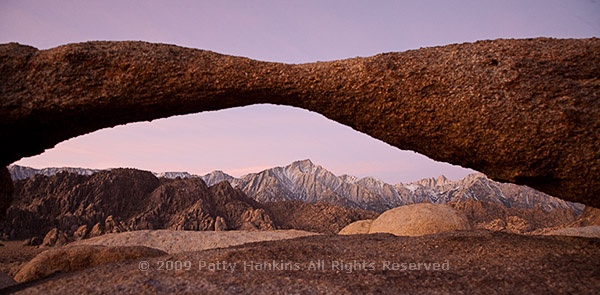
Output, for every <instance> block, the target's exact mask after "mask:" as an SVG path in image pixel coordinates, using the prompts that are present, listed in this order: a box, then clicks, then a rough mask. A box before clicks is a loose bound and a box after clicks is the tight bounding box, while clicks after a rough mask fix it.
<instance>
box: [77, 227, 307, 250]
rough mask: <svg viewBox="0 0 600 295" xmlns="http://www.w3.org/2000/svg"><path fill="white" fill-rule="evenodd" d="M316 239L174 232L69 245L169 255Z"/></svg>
mask: <svg viewBox="0 0 600 295" xmlns="http://www.w3.org/2000/svg"><path fill="white" fill-rule="evenodd" d="M312 235H317V234H316V233H311V232H306V231H300V230H277V231H262V232H255V231H238V230H236V231H219V232H214V231H177V230H140V231H133V232H124V233H116V234H106V235H103V236H100V237H95V238H91V239H87V240H81V241H77V242H73V243H71V244H70V245H69V246H71V245H74V246H77V245H101V246H111V247H113V246H145V247H149V248H153V249H159V250H162V251H165V252H167V253H169V254H174V253H181V252H189V251H201V250H207V249H215V248H227V247H230V246H236V245H242V244H246V243H254V242H260V241H276V240H284V239H293V238H298V237H305V236H312Z"/></svg>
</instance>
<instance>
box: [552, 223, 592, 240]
mask: <svg viewBox="0 0 600 295" xmlns="http://www.w3.org/2000/svg"><path fill="white" fill-rule="evenodd" d="M544 235H548V236H571V237H585V238H600V226H598V225H594V226H582V227H567V228H561V229H556V230H552V231H548V232H546V233H544Z"/></svg>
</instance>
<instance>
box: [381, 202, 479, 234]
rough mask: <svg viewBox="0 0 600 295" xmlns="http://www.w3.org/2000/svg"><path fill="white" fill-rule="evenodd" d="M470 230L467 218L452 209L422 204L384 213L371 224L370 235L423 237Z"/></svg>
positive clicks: (445, 206) (444, 206)
mask: <svg viewBox="0 0 600 295" xmlns="http://www.w3.org/2000/svg"><path fill="white" fill-rule="evenodd" d="M469 228H470V225H469V221H468V220H467V217H466V216H465V215H464V214H462V213H461V212H459V211H457V210H455V209H453V208H452V207H450V206H447V205H440V204H429V203H421V204H413V205H407V206H402V207H397V208H394V209H390V210H388V211H385V212H383V213H382V214H381V215H379V217H377V218H376V219H375V220H373V222H371V226H370V227H369V233H370V234H374V233H390V234H393V235H396V236H423V235H430V234H437V233H442V232H447V231H457V230H466V229H469Z"/></svg>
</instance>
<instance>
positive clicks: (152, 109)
mask: <svg viewBox="0 0 600 295" xmlns="http://www.w3.org/2000/svg"><path fill="white" fill-rule="evenodd" d="M599 76H600V39H597V38H591V39H564V40H560V39H548V38H537V39H523V40H494V41H480V42H476V43H466V44H458V45H448V46H441V47H433V48H423V49H419V50H411V51H406V52H401V53H385V54H379V55H376V56H373V57H368V58H353V59H347V60H340V61H332V62H317V63H309V64H300V65H288V64H281V63H269V62H259V61H254V60H250V59H247V58H241V57H232V56H225V55H220V54H217V53H213V52H209V51H202V50H195V49H189V48H182V47H177V46H172V45H164V44H150V43H144V42H86V43H79V44H70V45H65V46H60V47H56V48H52V49H49V50H37V49H35V48H33V47H30V46H23V45H19V44H16V43H10V44H4V45H1V46H0V85H2V87H0V134H1V136H2V140H3V142H10V143H11V144H10V145H6V146H5V147H6V149H5V150H4V151H3V153H2V155H0V164H2V165H8V164H10V163H12V162H14V161H16V160H19V159H20V158H22V157H26V156H32V155H36V154H39V153H41V152H43V151H44V149H46V148H50V147H53V146H54V145H56V144H57V143H59V142H61V141H64V140H66V139H69V138H71V137H74V136H77V135H81V134H85V133H89V132H92V131H94V130H98V129H100V128H105V127H110V126H115V125H118V124H124V123H128V122H135V121H143V120H152V119H156V118H163V117H168V116H172V115H178V114H186V113H195V112H202V111H208V110H216V109H224V108H230V107H236V106H244V105H250V104H257V103H273V104H284V105H290V106H295V107H300V108H305V109H308V110H312V111H315V112H318V113H321V114H323V115H325V116H326V117H328V118H330V119H332V120H335V121H337V122H340V123H342V124H345V125H348V126H350V127H352V128H354V129H356V130H358V131H361V132H364V133H367V134H369V135H371V136H372V137H374V138H378V139H381V140H383V141H385V142H387V143H389V144H391V145H393V146H396V147H398V148H402V149H409V150H414V151H417V152H419V153H422V154H424V155H427V156H429V157H431V158H433V159H435V160H439V161H444V162H449V163H453V164H457V165H461V166H464V167H470V168H473V169H475V170H478V171H481V172H483V173H485V174H486V175H488V176H490V177H491V178H493V179H496V180H502V181H508V182H514V183H518V184H527V185H530V186H532V187H534V188H536V189H539V190H541V191H544V192H546V193H549V194H551V195H553V196H556V197H560V198H563V199H565V200H570V201H577V202H581V203H585V204H587V205H591V206H594V207H600V198H598V196H599V195H600V169H599V168H598V167H600V155H599V154H598V152H597V148H598V146H600V136H599V135H598V132H597V130H600V99H599V87H600V79H598V77H599ZM22 134H27V135H28V136H27V137H25V138H23V137H22ZM17 138H20V139H21V140H16V139H17ZM2 179H4V178H2ZM4 182H5V183H3V184H2V186H3V187H4V186H9V184H8V183H6V180H4ZM7 198H9V196H8V195H6V193H4V195H3V196H2V198H1V199H2V200H6V199H7ZM5 203H6V202H5ZM0 205H1V204H0Z"/></svg>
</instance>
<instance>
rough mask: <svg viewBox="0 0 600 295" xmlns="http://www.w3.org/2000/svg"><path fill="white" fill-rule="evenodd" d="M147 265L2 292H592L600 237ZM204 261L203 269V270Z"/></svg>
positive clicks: (458, 242)
mask: <svg viewBox="0 0 600 295" xmlns="http://www.w3.org/2000/svg"><path fill="white" fill-rule="evenodd" d="M165 260H167V261H190V263H193V264H192V265H191V266H190V268H189V269H188V268H186V269H181V270H177V271H175V270H172V271H166V270H160V269H158V267H159V263H160V261H163V262H164V261H165ZM147 261H148V263H149V266H150V268H149V269H148V271H140V269H139V265H140V260H136V261H130V262H125V263H119V264H105V265H101V266H98V267H95V268H90V269H86V270H83V271H79V272H73V273H67V274H62V275H60V276H55V277H52V278H49V279H47V280H41V281H37V282H32V283H31V284H28V285H21V286H15V287H12V288H9V289H6V290H3V291H6V292H16V294H61V295H62V294H74V293H92V294H117V293H118V294H157V293H163V294H164V293H167V294H209V293H210V294H290V293H292V294H596V293H597V291H598V287H599V284H600V282H599V281H598V269H600V239H585V238H573V237H548V236H540V237H530V236H522V235H512V234H505V233H495V232H487V231H465V232H452V233H444V234H437V235H428V236H422V237H396V236H393V235H387V234H375V235H354V236H337V235H320V236H311V237H303V238H298V239H291V240H282V241H271V242H261V243H254V244H250V245H245V246H237V247H232V248H226V249H213V250H206V251H199V252H185V253H179V254H174V255H170V256H168V258H165V257H160V258H155V259H147ZM223 261H224V262H226V263H229V264H231V265H233V264H235V265H236V266H235V269H233V270H232V269H231V268H230V267H228V268H227V269H223V268H221V270H216V269H215V271H210V270H208V269H207V268H208V265H209V263H213V267H216V263H218V262H223ZM318 261H323V264H322V265H323V267H322V269H321V268H317V263H318ZM201 262H205V263H206V264H205V265H206V266H205V267H204V268H200V263H201ZM311 262H312V268H311ZM363 262H364V264H363ZM244 263H245V264H246V269H244ZM277 263H279V264H277ZM269 264H270V265H271V266H269ZM273 266H274V267H273ZM434 268H435V269H434Z"/></svg>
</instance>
